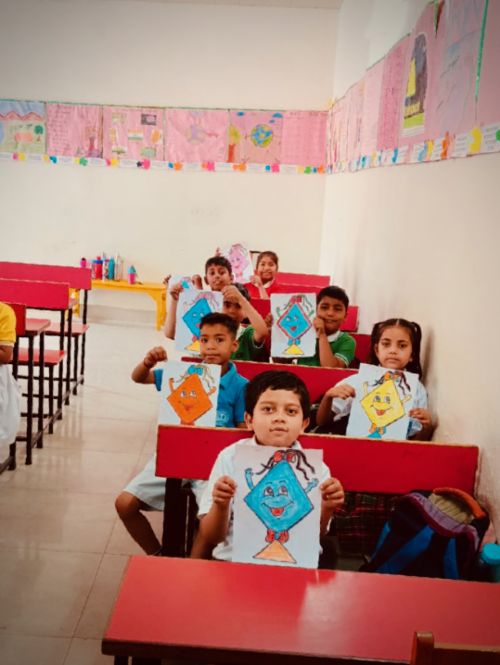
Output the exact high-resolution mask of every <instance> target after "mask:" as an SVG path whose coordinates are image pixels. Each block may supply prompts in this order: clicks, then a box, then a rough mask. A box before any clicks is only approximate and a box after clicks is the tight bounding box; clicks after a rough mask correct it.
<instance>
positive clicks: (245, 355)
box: [165, 256, 269, 361]
mask: <svg viewBox="0 0 500 665" xmlns="http://www.w3.org/2000/svg"><path fill="white" fill-rule="evenodd" d="M205 282H206V284H207V285H208V286H209V287H210V289H211V290H212V291H221V292H222V296H223V303H222V311H223V313H224V314H227V315H228V316H230V317H231V318H232V319H233V320H234V321H235V322H236V324H237V326H238V328H237V341H238V345H237V348H236V350H235V351H234V353H233V354H232V355H231V358H232V359H233V360H254V361H259V360H260V361H267V360H269V354H268V352H267V350H266V348H265V345H264V341H265V339H266V338H267V336H268V335H269V331H268V328H267V325H266V323H265V321H264V319H263V318H262V317H261V315H260V314H259V313H258V312H257V310H256V309H255V308H254V307H252V305H251V304H250V302H249V301H250V297H249V295H248V292H247V291H246V289H245V287H243V286H241V285H239V284H234V283H232V273H231V264H230V263H229V261H228V260H227V259H226V258H224V257H223V256H214V257H212V258H210V259H208V260H207V262H206V264H205ZM181 291H183V286H182V284H181V283H178V284H174V285H173V286H172V288H171V289H170V295H171V296H172V302H171V306H170V309H169V316H168V320H167V325H166V327H165V336H166V337H168V338H169V339H173V338H174V337H175V327H176V319H177V305H178V301H179V295H180V293H181ZM244 319H248V320H249V321H250V325H248V326H246V327H244V326H242V325H241V324H242V322H243V320H244Z"/></svg>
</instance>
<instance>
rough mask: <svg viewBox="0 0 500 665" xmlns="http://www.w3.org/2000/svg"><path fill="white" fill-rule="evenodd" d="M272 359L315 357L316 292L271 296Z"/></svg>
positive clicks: (275, 294)
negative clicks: (314, 321)
mask: <svg viewBox="0 0 500 665" xmlns="http://www.w3.org/2000/svg"><path fill="white" fill-rule="evenodd" d="M271 314H272V316H273V325H272V328H271V356H272V357H273V358H301V357H310V356H314V354H315V352H316V331H315V329H314V326H313V320H314V317H315V315H316V294H315V293H294V294H290V293H273V294H271Z"/></svg>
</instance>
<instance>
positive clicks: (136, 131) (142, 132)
mask: <svg viewBox="0 0 500 665" xmlns="http://www.w3.org/2000/svg"><path fill="white" fill-rule="evenodd" d="M103 157H104V158H105V159H135V160H143V159H150V160H151V159H155V160H163V157H164V151H163V109H154V108H131V107H123V108H120V107H117V106H105V107H104V109H103Z"/></svg>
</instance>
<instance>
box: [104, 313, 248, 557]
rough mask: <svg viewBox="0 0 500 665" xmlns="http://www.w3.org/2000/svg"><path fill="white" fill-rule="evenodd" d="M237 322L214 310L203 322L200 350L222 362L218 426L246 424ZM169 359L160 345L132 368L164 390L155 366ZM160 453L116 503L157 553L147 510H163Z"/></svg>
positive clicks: (140, 379) (134, 532) (197, 488)
mask: <svg viewBox="0 0 500 665" xmlns="http://www.w3.org/2000/svg"><path fill="white" fill-rule="evenodd" d="M237 329H238V326H237V323H236V322H235V321H234V320H233V319H232V318H231V317H229V316H227V315H226V314H221V313H218V312H214V313H212V314H207V316H205V317H203V319H202V321H201V325H200V353H201V359H202V361H203V362H206V363H208V364H212V365H220V368H221V380H220V386H219V398H218V401H217V416H216V427H241V428H244V427H245V386H246V384H247V379H245V378H243V377H242V376H240V375H239V374H238V372H237V371H236V367H235V366H234V365H233V363H231V362H230V357H231V353H233V352H234V351H235V350H236V348H237V347H238V342H237V340H236V332H237ZM164 360H167V352H166V351H165V349H164V348H163V347H161V346H156V347H154V348H153V349H151V350H150V351H148V353H147V354H146V356H145V358H144V360H143V361H142V362H140V363H139V364H138V365H137V366H136V367H135V369H134V370H133V372H132V379H133V381H135V382H136V383H146V384H155V386H156V388H157V390H161V384H162V378H163V370H162V369H154V367H155V365H156V364H157V363H158V362H162V361H164ZM155 470H156V455H154V456H153V457H152V459H151V460H150V461H149V462H148V463H147V464H146V466H145V467H144V469H143V470H142V471H141V473H139V474H138V475H137V476H136V477H135V478H133V479H132V480H131V481H130V483H129V484H128V485H127V487H125V489H124V490H123V492H121V493H120V495H119V496H118V497H117V499H116V502H115V506H116V510H117V512H118V515H119V516H120V519H121V520H122V522H123V523H124V525H125V528H126V529H127V531H128V532H129V533H130V535H131V536H132V538H133V539H134V540H135V541H136V542H137V543H138V544H139V545H140V546H141V547H142V549H143V550H144V551H145V552H146V554H156V553H158V552H159V551H160V550H161V547H160V543H159V541H158V538H157V537H156V535H155V533H154V531H153V529H152V528H151V525H150V523H149V521H148V520H147V518H146V516H145V515H144V514H143V511H148V510H163V508H164V498H165V479H164V478H158V477H157V476H156V473H155ZM204 484H205V483H202V482H201V481H195V482H194V483H193V485H194V487H193V491H194V493H195V495H196V496H198V495H199V494H201V492H202V491H203V489H204Z"/></svg>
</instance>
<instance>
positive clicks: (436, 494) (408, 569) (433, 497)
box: [360, 488, 489, 580]
mask: <svg viewBox="0 0 500 665" xmlns="http://www.w3.org/2000/svg"><path fill="white" fill-rule="evenodd" d="M488 525H489V518H488V515H487V514H486V513H485V512H484V510H483V509H482V508H481V506H480V505H479V504H478V503H477V501H476V500H475V499H473V498H472V497H471V496H470V495H469V494H467V493H466V492H463V491H461V490H457V489H453V488H438V489H435V490H434V491H433V492H416V491H415V492H411V493H410V494H405V495H404V496H402V497H401V498H399V499H398V500H397V502H396V505H395V506H394V509H393V512H392V514H391V516H390V517H389V520H388V521H387V522H386V523H385V525H384V527H383V529H382V533H381V534H380V537H379V540H378V543H377V546H376V548H375V551H374V553H373V555H372V557H371V559H370V561H369V562H368V563H366V564H364V565H363V566H362V567H361V568H360V570H361V571H364V572H375V573H390V574H397V575H416V576H420V577H442V578H447V579H454V580H458V579H470V578H471V576H472V575H473V573H474V567H475V563H476V557H477V554H478V551H479V546H480V544H481V540H482V539H483V536H484V534H485V532H486V530H487V528H488Z"/></svg>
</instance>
